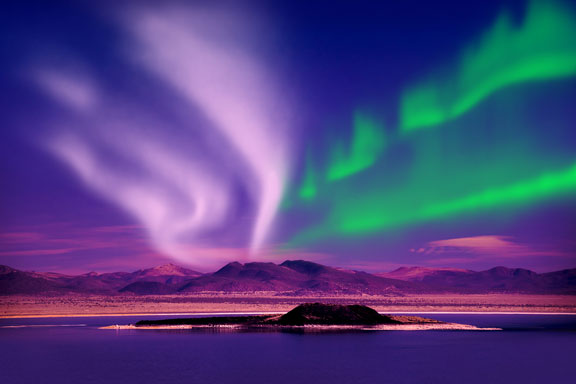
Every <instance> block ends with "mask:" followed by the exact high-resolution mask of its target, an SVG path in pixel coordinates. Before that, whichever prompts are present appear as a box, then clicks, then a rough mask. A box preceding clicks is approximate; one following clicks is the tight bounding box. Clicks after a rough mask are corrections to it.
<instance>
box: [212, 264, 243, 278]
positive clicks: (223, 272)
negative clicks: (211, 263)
mask: <svg viewBox="0 0 576 384" xmlns="http://www.w3.org/2000/svg"><path fill="white" fill-rule="evenodd" d="M243 267H244V265H243V264H241V263H239V262H237V261H233V262H231V263H228V264H226V265H225V266H223V267H222V268H220V269H219V270H217V271H216V272H214V273H213V275H215V276H233V275H237V274H238V273H239V272H240V271H241V270H242V268H243Z"/></svg>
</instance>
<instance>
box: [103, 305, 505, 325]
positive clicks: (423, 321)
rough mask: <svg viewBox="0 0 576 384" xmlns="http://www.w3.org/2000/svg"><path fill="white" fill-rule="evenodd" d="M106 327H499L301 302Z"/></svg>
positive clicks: (359, 307)
mask: <svg viewBox="0 0 576 384" xmlns="http://www.w3.org/2000/svg"><path fill="white" fill-rule="evenodd" d="M103 328H105V329H194V328H232V329H255V328H271V329H274V328H277V329H287V328H288V329H290V328H296V329H305V330H339V329H343V330H344V329H358V330H447V329H448V330H499V328H478V327H475V326H473V325H466V324H456V323H446V322H443V321H439V320H433V319H427V318H423V317H418V316H397V315H382V314H380V313H378V312H377V311H375V310H374V309H372V308H370V307H367V306H364V305H337V304H321V303H307V304H301V305H299V306H297V307H296V308H294V309H292V310H291V311H289V312H287V313H285V314H284V315H257V316H222V317H196V318H185V319H164V320H142V321H139V322H137V323H136V324H131V325H113V326H108V327H103Z"/></svg>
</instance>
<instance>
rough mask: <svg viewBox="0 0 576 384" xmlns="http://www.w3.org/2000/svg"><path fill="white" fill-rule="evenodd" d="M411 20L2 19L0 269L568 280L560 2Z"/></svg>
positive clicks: (265, 14) (575, 173)
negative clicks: (500, 269) (188, 269)
mask: <svg viewBox="0 0 576 384" xmlns="http://www.w3.org/2000/svg"><path fill="white" fill-rule="evenodd" d="M416 3H418V6H417V7H415V5H414V4H412V2H406V4H395V5H389V4H380V5H376V4H374V3H372V2H369V1H360V2H359V3H354V4H352V3H343V4H332V6H331V7H329V4H328V3H327V2H322V1H321V2H318V3H315V4H313V5H311V4H307V3H306V2H283V1H280V2H275V4H274V5H271V4H265V3H264V2H259V1H253V2H248V3H246V4H245V5H244V6H243V7H239V6H238V5H233V4H232V3H226V2H224V3H222V4H221V5H218V6H216V5H210V4H208V3H204V2H198V3H186V2H178V1H173V2H168V3H167V4H166V5H163V6H160V5H156V4H154V3H153V2H142V3H131V2H127V3H126V4H123V5H118V6H112V5H109V6H108V5H107V6H103V5H97V4H93V5H92V4H88V3H87V4H84V5H76V6H71V5H64V4H62V5H61V6H59V7H53V8H51V9H49V10H48V9H47V8H45V7H42V6H41V5H39V4H34V3H30V4H14V5H13V6H10V7H6V10H7V12H6V15H7V16H5V17H6V22H5V23H4V27H3V28H4V29H5V33H4V37H3V41H4V43H5V44H3V46H4V47H5V49H3V50H2V54H3V55H4V56H6V57H8V58H9V60H7V61H6V62H5V64H3V67H4V68H3V77H2V82H3V84H4V88H5V89H6V90H7V92H8V94H10V95H11V96H10V97H6V101H5V105H6V106H7V107H8V108H7V111H8V112H7V113H6V114H5V116H4V117H3V124H4V126H5V127H6V128H5V129H4V130H3V133H2V135H3V144H2V149H3V150H2V152H3V155H2V164H3V167H2V174H1V177H2V180H3V184H5V185H8V186H7V187H6V188H5V189H4V190H3V195H2V199H3V202H4V205H5V207H6V209H4V210H3V211H4V212H3V214H2V215H0V223H1V225H2V227H1V228H2V236H3V237H2V239H4V240H2V241H3V242H4V243H3V244H4V249H5V251H3V252H2V255H1V256H2V257H3V258H6V262H5V263H6V264H11V265H15V266H18V263H21V264H22V265H23V266H27V265H29V266H32V267H38V268H49V267H50V266H64V267H69V268H70V269H82V268H84V267H83V266H86V267H85V268H86V269H90V268H95V269H98V268H100V269H102V270H105V269H106V268H108V267H110V268H112V265H120V266H123V265H126V266H130V265H139V263H140V264H142V263H144V264H145V263H154V260H156V259H161V258H173V259H176V260H177V261H178V262H181V263H185V264H187V265H191V266H194V267H197V268H200V269H202V268H210V267H213V266H217V265H221V264H222V263H223V262H225V261H232V260H250V259H251V260H272V261H277V260H279V259H284V258H286V255H302V254H303V255H305V256H302V257H303V258H306V257H308V258H314V257H318V258H320V259H321V260H330V263H332V264H335V265H343V266H352V267H354V266H364V267H365V266H374V268H381V269H382V268H383V269H386V268H390V267H392V266H400V265H413V264H423V265H445V266H459V267H467V268H468V267H470V268H474V267H476V266H493V265H497V264H506V265H508V266H525V267H531V268H536V269H540V270H552V269H560V268H563V267H570V266H573V264H574V261H575V256H574V255H575V252H576V243H574V240H573V236H572V234H573V233H574V229H575V228H574V224H575V223H576V220H574V219H575V218H576V217H575V215H576V210H575V207H576V206H575V204H574V203H575V200H574V193H575V192H576V133H575V131H574V124H575V123H576V112H575V110H574V100H576V8H574V6H573V4H571V3H570V2H567V1H561V0H557V1H556V0H554V1H545V0H532V1H487V2H475V3H473V4H470V5H466V6H467V7H468V8H467V7H466V6H465V5H464V4H458V3H456V2H450V1H446V2H443V3H442V4H441V5H442V7H440V8H439V6H438V5H435V4H425V3H423V2H416ZM443 9H444V10H446V9H450V12H445V11H443ZM7 36H11V37H7ZM71 228H75V229H74V230H71ZM98 228H107V230H103V231H99V230H98ZM114 228H118V230H114ZM127 228H129V229H127ZM106 231H108V232H106ZM81 233H84V235H81ZM98 233H99V234H102V233H104V234H103V235H102V238H101V240H98V241H97V240H96V238H95V237H94V234H98ZM105 233H108V234H110V233H114V236H122V237H124V236H126V238H125V239H124V240H123V241H122V244H123V245H122V246H118V244H119V243H120V242H116V241H112V242H107V241H105V240H106V236H108V235H106V234H105ZM33 234H36V235H37V236H36V237H35V236H32V235H33ZM87 234H89V235H87ZM82 236H85V237H87V238H89V239H90V243H91V244H93V245H94V244H97V243H99V244H101V245H102V244H106V246H100V247H99V246H93V247H92V248H91V247H89V246H85V245H81V243H82ZM114 238H116V237H114ZM475 238H478V239H494V238H497V239H501V238H502V239H507V240H506V241H507V243H506V244H507V247H508V248H506V247H503V248H502V252H499V251H498V250H495V248H494V247H492V248H490V251H489V252H488V253H482V254H479V253H474V252H469V248H468V247H466V248H461V249H459V248H457V247H452V246H450V247H452V248H450V247H449V248H450V249H446V248H445V247H435V248H434V249H435V252H431V253H426V254H424V253H421V252H415V251H414V250H415V249H421V248H426V247H427V246H430V245H432V246H433V245H435V244H460V243H461V242H459V241H458V239H475ZM32 239H35V240H32ZM131 242H133V243H134V244H135V246H134V247H132V248H130V246H129V244H131ZM145 244H147V245H145ZM467 244H474V241H471V242H468V243H467ZM510 244H512V245H510ZM516 245H517V246H516ZM146 247H148V248H146ZM510 247H512V249H515V250H518V249H520V250H522V251H523V253H522V252H516V251H515V252H514V253H513V254H508V255H507V254H506V252H505V251H506V249H510ZM34 250H36V252H37V254H38V255H41V254H44V256H43V257H36V258H35V257H33V255H34ZM58 250H60V253H59V251H58ZM456 253H457V257H454V258H453V262H450V257H448V256H450V255H453V254H456ZM19 254H27V255H28V256H26V257H27V259H23V258H22V257H19V256H18V255H19ZM47 254H49V255H51V256H50V257H47V256H46V255H47ZM30 255H32V256H30ZM447 255H448V256H447ZM463 259H464V260H463ZM466 260H468V261H466Z"/></svg>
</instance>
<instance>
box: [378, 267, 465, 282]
mask: <svg viewBox="0 0 576 384" xmlns="http://www.w3.org/2000/svg"><path fill="white" fill-rule="evenodd" d="M472 273H474V271H471V270H468V269H458V268H444V267H441V268H434V267H400V268H398V269H395V270H393V271H392V272H384V273H377V274H376V275H377V276H381V277H387V278H390V279H398V280H405V281H423V280H424V279H429V278H432V277H442V276H454V275H465V274H472Z"/></svg>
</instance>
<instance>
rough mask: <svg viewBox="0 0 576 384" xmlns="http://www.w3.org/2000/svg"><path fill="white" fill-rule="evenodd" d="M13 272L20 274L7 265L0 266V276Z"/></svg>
mask: <svg viewBox="0 0 576 384" xmlns="http://www.w3.org/2000/svg"><path fill="white" fill-rule="evenodd" d="M13 272H20V271H19V270H17V269H14V268H10V267H9V266H7V265H0V275H6V274H8V273H13Z"/></svg>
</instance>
